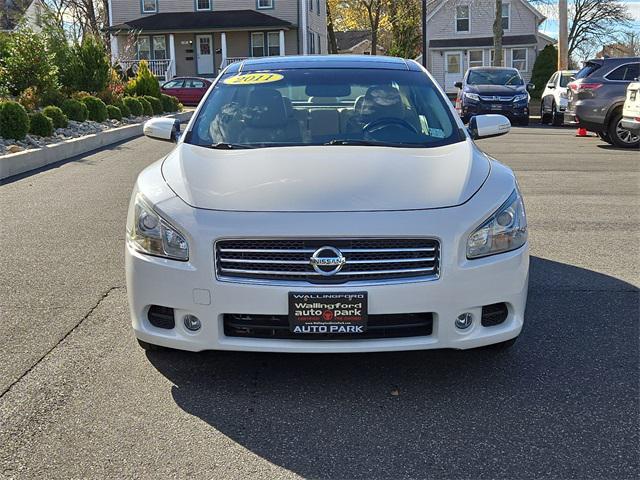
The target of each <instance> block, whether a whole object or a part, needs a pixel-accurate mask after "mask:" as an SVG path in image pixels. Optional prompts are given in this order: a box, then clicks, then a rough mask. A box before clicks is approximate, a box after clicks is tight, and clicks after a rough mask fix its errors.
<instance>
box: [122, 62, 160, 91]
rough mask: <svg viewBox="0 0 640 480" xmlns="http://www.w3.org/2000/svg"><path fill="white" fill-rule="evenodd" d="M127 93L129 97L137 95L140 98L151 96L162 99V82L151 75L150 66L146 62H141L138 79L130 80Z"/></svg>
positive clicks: (126, 89)
mask: <svg viewBox="0 0 640 480" xmlns="http://www.w3.org/2000/svg"><path fill="white" fill-rule="evenodd" d="M125 91H126V93H127V94H128V95H137V96H139V97H142V96H144V95H151V96H152V97H156V98H160V82H158V79H157V78H156V77H155V76H154V75H153V73H151V70H149V64H148V63H147V62H146V61H144V60H143V61H141V62H140V64H139V65H138V73H137V75H136V77H135V78H132V79H131V80H129V83H127V86H126V88H125Z"/></svg>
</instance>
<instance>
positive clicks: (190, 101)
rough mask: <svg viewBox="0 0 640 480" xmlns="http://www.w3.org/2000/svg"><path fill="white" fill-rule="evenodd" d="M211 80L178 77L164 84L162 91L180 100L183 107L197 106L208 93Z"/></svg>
mask: <svg viewBox="0 0 640 480" xmlns="http://www.w3.org/2000/svg"><path fill="white" fill-rule="evenodd" d="M210 85H211V80H207V79H206V78H198V77H176V78H173V79H171V80H169V81H168V82H166V83H164V84H162V86H161V87H160V90H161V91H162V93H164V94H166V95H171V96H173V97H176V98H177V99H178V100H180V103H182V104H183V105H197V104H198V103H200V100H202V97H204V94H205V93H207V90H208V89H209V86H210Z"/></svg>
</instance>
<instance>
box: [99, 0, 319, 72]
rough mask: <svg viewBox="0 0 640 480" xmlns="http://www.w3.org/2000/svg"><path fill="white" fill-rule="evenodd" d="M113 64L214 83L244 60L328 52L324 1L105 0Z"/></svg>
mask: <svg viewBox="0 0 640 480" xmlns="http://www.w3.org/2000/svg"><path fill="white" fill-rule="evenodd" d="M109 32H110V34H111V54H112V56H113V60H114V62H117V63H120V64H121V65H122V66H123V67H125V68H128V67H132V66H135V65H136V64H137V63H139V62H140V61H141V60H146V61H148V62H149V65H150V67H151V70H152V71H153V73H154V74H155V75H157V76H159V77H164V78H166V79H169V78H172V77H174V76H193V75H198V76H203V77H213V76H216V75H217V74H218V72H219V71H220V70H221V69H222V68H224V67H226V66H227V65H228V64H230V63H233V62H238V61H241V60H244V59H246V58H249V57H266V56H277V55H298V54H314V53H315V54H318V53H327V50H328V49H327V11H326V2H325V1H324V0H109Z"/></svg>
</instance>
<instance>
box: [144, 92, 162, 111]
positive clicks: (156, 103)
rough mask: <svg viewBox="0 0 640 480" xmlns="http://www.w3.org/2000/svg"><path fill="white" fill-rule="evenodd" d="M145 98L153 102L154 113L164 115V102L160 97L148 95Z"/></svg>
mask: <svg viewBox="0 0 640 480" xmlns="http://www.w3.org/2000/svg"><path fill="white" fill-rule="evenodd" d="M143 98H144V99H145V100H146V101H147V102H149V103H150V104H151V108H152V109H153V114H154V115H162V102H161V101H160V99H159V98H156V97H152V96H150V95H147V96H145V97H143Z"/></svg>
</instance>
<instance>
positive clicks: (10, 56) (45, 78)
mask: <svg viewBox="0 0 640 480" xmlns="http://www.w3.org/2000/svg"><path fill="white" fill-rule="evenodd" d="M4 48H6V55H5V56H4V57H3V58H2V67H3V77H4V79H3V80H4V81H5V82H6V84H7V88H8V90H9V91H10V93H11V94H13V95H19V94H20V93H21V92H22V91H24V90H25V89H26V88H28V87H34V88H35V89H36V90H37V91H40V92H44V91H46V90H48V89H50V88H54V87H55V86H56V83H57V80H58V68H57V67H56V66H55V64H54V62H53V55H52V54H51V53H50V52H49V50H48V48H47V45H46V44H45V40H44V37H43V36H42V35H39V34H36V33H34V32H33V31H31V30H29V29H28V28H19V29H17V30H16V31H15V32H13V33H12V34H11V35H10V36H9V39H8V40H7V44H6V45H5V47H4Z"/></svg>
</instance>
